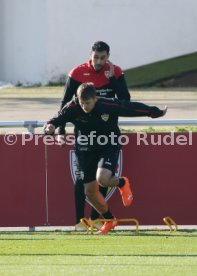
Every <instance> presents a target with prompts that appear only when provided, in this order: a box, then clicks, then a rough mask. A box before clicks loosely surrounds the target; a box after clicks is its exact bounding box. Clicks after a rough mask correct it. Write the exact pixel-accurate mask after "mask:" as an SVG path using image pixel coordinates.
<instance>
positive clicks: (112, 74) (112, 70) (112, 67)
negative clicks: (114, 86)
mask: <svg viewBox="0 0 197 276" xmlns="http://www.w3.org/2000/svg"><path fill="white" fill-rule="evenodd" d="M107 62H108V64H109V78H112V77H114V65H113V63H111V61H109V60H108V61H107Z"/></svg>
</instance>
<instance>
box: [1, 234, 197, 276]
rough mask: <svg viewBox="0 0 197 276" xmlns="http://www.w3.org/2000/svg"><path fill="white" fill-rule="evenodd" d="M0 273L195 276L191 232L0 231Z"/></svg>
mask: <svg viewBox="0 0 197 276" xmlns="http://www.w3.org/2000/svg"><path fill="white" fill-rule="evenodd" d="M0 275H9V276H10V275H14V276H16V275H20V276H22V275H36V276H37V275H47V276H49V275H52V276H53V275H58V276H59V275H60V276H61V275H66V276H67V275H80V276H81V275H91V276H92V275H104V276H108V275H113V276H114V275H120V276H122V275H127V276H128V275H134V276H138V275H140V276H141V275H143V276H149V275H150V276H165V275H168V276H171V275H173V276H176V275H177V276H182V275H184V276H190V275H193V276H196V275H197V231H196V230H187V231H186V230H185V231H178V232H175V233H172V234H170V233H169V232H168V231H140V233H139V235H136V234H135V232H134V231H113V232H111V233H110V234H108V235H103V236H97V235H86V234H83V233H75V232H60V231H58V232H14V233H13V232H12V233H10V232H9V233H8V232H2V233H1V234H0Z"/></svg>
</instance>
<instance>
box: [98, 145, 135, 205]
mask: <svg viewBox="0 0 197 276" xmlns="http://www.w3.org/2000/svg"><path fill="white" fill-rule="evenodd" d="M119 150H120V149H119V147H109V148H107V149H106V150H105V151H103V152H102V155H101V159H100V161H99V165H98V169H97V174H96V179H97V182H98V183H99V184H100V185H102V186H104V187H118V188H119V191H120V194H121V196H122V201H123V204H124V206H125V207H127V206H130V205H131V203H132V201H133V194H132V191H131V185H130V183H129V180H128V178H127V177H117V176H115V168H116V165H117V162H118V156H119Z"/></svg>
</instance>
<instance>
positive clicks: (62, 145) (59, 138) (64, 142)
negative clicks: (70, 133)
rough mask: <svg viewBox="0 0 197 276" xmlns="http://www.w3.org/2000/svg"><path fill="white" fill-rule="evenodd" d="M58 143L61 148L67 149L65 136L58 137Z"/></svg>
mask: <svg viewBox="0 0 197 276" xmlns="http://www.w3.org/2000/svg"><path fill="white" fill-rule="evenodd" d="M57 143H58V145H59V146H60V147H65V145H66V141H65V135H58V136H57Z"/></svg>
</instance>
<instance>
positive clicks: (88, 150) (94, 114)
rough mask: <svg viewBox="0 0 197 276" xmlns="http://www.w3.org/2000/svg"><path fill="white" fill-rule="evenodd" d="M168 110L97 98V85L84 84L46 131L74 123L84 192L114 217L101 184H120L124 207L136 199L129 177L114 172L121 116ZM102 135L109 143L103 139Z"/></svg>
mask: <svg viewBox="0 0 197 276" xmlns="http://www.w3.org/2000/svg"><path fill="white" fill-rule="evenodd" d="M166 111H167V108H165V109H164V110H161V109H159V108H158V107H156V106H148V105H145V104H143V103H139V102H129V101H124V100H122V101H121V100H118V99H105V98H98V97H97V96H96V88H95V87H94V85H93V84H91V83H84V84H81V85H80V86H79V88H78V89H77V99H75V100H72V101H71V102H69V103H68V104H67V105H66V106H65V107H63V109H62V110H61V111H60V112H59V114H58V116H57V117H54V118H52V119H51V120H49V121H48V122H47V123H46V125H45V128H44V129H45V133H46V134H54V132H55V128H57V127H58V126H60V125H62V124H64V123H67V122H71V123H73V124H74V125H75V127H76V130H77V131H76V132H75V139H76V140H75V151H76V156H77V158H78V161H79V164H80V167H81V168H82V171H83V176H84V178H83V182H84V190H85V195H86V196H87V198H88V200H89V201H90V202H91V204H92V206H93V207H94V208H95V209H96V210H97V211H98V212H99V213H100V214H101V215H102V216H103V217H104V218H105V219H113V218H114V216H113V215H112V213H111V212H110V210H109V208H108V204H107V202H106V201H105V199H104V197H103V196H102V194H101V193H100V191H99V188H98V187H99V185H102V186H104V187H118V188H119V191H120V194H121V196H122V201H123V205H124V206H125V207H127V206H130V204H131V203H132V200H133V194H132V191H131V186H130V183H129V180H128V178H126V177H116V176H115V174H114V173H115V167H116V165H117V160H118V155H119V151H120V147H121V145H120V143H119V137H120V129H119V127H118V117H119V116H123V117H136V116H148V117H152V118H157V117H161V116H164V115H165V113H166ZM101 137H102V138H104V140H105V142H106V141H107V142H106V143H103V141H102V142H101ZM112 137H113V139H112ZM116 225H117V222H116V221H113V222H110V221H106V222H105V223H104V224H103V226H102V228H101V229H100V230H99V231H98V232H97V234H106V233H108V232H109V231H110V230H111V229H114V227H115V226H116Z"/></svg>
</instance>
